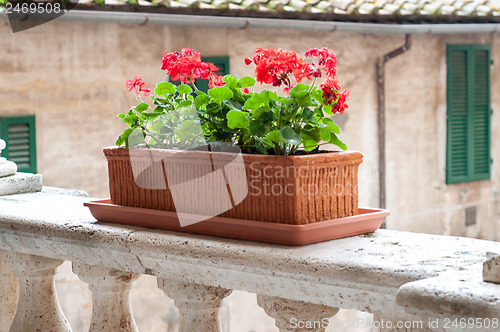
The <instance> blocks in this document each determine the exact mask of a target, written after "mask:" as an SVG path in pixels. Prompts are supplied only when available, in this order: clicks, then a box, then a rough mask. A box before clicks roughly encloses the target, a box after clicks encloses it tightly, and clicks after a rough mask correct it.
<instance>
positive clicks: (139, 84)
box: [125, 76, 151, 97]
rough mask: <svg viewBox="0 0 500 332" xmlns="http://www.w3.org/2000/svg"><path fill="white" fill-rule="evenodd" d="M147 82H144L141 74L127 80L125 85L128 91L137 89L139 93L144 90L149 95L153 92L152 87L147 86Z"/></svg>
mask: <svg viewBox="0 0 500 332" xmlns="http://www.w3.org/2000/svg"><path fill="white" fill-rule="evenodd" d="M146 84H148V82H144V80H143V79H142V78H141V77H140V76H135V77H134V78H133V79H131V80H128V81H127V82H125V86H126V88H127V89H128V91H132V90H133V89H135V92H136V93H137V95H139V93H140V92H142V93H143V94H144V95H145V96H146V97H147V96H149V95H150V94H151V88H148V87H146V86H145V85H146Z"/></svg>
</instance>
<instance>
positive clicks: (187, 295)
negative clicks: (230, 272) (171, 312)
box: [158, 278, 232, 332]
mask: <svg viewBox="0 0 500 332" xmlns="http://www.w3.org/2000/svg"><path fill="white" fill-rule="evenodd" d="M158 287H159V288H160V289H161V290H163V292H164V293H165V294H166V295H167V296H168V297H170V298H171V299H173V300H174V302H175V305H176V307H177V308H178V309H179V332H193V331H203V332H220V331H221V324H220V320H219V310H220V307H221V305H222V300H223V299H224V298H225V297H226V296H228V295H229V294H231V292H232V291H231V290H229V289H225V288H221V287H212V286H205V285H201V284H195V283H190V282H184V281H177V280H168V279H161V278H158Z"/></svg>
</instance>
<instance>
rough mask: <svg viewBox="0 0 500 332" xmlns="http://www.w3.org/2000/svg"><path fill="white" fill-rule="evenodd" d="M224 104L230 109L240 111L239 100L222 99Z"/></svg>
mask: <svg viewBox="0 0 500 332" xmlns="http://www.w3.org/2000/svg"><path fill="white" fill-rule="evenodd" d="M224 105H227V107H229V108H230V109H232V110H235V111H240V112H241V108H242V107H243V105H242V104H241V103H240V102H239V101H236V100H232V99H230V100H224Z"/></svg>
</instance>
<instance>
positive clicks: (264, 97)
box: [243, 90, 278, 110]
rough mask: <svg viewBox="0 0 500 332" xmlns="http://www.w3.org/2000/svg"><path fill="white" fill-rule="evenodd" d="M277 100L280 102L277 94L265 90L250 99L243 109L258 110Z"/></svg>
mask: <svg viewBox="0 0 500 332" xmlns="http://www.w3.org/2000/svg"><path fill="white" fill-rule="evenodd" d="M276 100H278V95H277V94H276V93H275V92H272V91H268V90H264V91H262V92H260V93H256V94H254V95H253V96H252V97H250V98H248V99H247V101H246V102H245V105H243V109H247V110H256V109H258V108H259V107H261V106H267V105H269V103H270V102H271V101H276Z"/></svg>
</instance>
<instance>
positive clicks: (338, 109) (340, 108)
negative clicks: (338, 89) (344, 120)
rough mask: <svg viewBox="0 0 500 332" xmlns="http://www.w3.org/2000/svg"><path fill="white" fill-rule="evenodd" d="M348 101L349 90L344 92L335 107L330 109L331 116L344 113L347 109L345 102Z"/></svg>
mask: <svg viewBox="0 0 500 332" xmlns="http://www.w3.org/2000/svg"><path fill="white" fill-rule="evenodd" d="M348 99H349V90H344V92H342V93H341V94H340V96H339V100H338V101H337V103H335V105H334V106H333V107H332V112H333V114H335V113H337V112H338V113H340V114H342V113H344V111H345V109H346V108H349V106H348V105H347V104H346V101H347V100H348Z"/></svg>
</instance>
